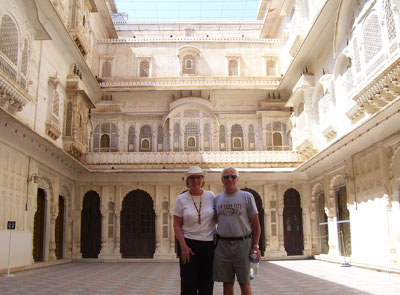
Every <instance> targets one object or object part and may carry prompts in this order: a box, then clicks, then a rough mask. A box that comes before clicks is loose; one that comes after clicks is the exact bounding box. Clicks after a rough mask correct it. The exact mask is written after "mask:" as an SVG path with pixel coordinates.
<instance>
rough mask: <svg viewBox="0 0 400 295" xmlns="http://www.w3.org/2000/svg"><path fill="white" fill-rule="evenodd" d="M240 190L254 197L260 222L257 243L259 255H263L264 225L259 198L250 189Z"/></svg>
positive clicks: (262, 210)
mask: <svg viewBox="0 0 400 295" xmlns="http://www.w3.org/2000/svg"><path fill="white" fill-rule="evenodd" d="M241 190H243V191H246V192H249V193H251V194H252V195H253V197H254V200H255V201H256V206H257V210H258V219H259V220H260V227H261V234H260V240H259V242H258V243H259V247H260V251H261V255H264V252H265V225H264V208H263V206H262V200H261V197H260V195H259V194H258V193H257V192H256V191H254V190H252V189H249V188H243V189H241Z"/></svg>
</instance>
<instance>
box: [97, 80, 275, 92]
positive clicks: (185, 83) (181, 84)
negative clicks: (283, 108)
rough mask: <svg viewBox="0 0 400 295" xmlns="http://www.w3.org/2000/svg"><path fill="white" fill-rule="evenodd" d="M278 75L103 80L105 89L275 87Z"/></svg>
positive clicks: (101, 84) (102, 83) (102, 84)
mask: <svg viewBox="0 0 400 295" xmlns="http://www.w3.org/2000/svg"><path fill="white" fill-rule="evenodd" d="M280 79H281V78H280V77H160V78H154V77H152V78H133V79H131V80H129V81H104V82H101V83H100V86H101V87H102V88H103V89H105V90H113V89H115V90H122V89H129V90H134V89H140V90H144V89H154V88H156V89H162V90H173V89H175V88H176V89H185V88H187V89H209V88H210V87H212V88H214V89H224V88H229V89H232V88H234V89H275V88H276V87H278V85H279V81H280Z"/></svg>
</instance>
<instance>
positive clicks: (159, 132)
mask: <svg viewBox="0 0 400 295" xmlns="http://www.w3.org/2000/svg"><path fill="white" fill-rule="evenodd" d="M163 141H164V132H163V128H162V126H161V125H160V126H158V129H157V150H158V151H159V152H161V151H162V150H163Z"/></svg>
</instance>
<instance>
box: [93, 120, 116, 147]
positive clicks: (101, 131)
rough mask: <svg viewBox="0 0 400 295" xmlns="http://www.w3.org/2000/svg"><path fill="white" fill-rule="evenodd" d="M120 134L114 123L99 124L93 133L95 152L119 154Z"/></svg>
mask: <svg viewBox="0 0 400 295" xmlns="http://www.w3.org/2000/svg"><path fill="white" fill-rule="evenodd" d="M117 151H118V133H117V127H116V126H115V124H113V123H108V122H106V123H102V124H98V125H97V126H96V127H95V129H94V133H93V152H117Z"/></svg>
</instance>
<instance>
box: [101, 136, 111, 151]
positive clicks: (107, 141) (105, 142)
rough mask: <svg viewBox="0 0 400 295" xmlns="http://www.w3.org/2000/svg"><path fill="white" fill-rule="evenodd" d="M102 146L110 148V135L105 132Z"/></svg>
mask: <svg viewBox="0 0 400 295" xmlns="http://www.w3.org/2000/svg"><path fill="white" fill-rule="evenodd" d="M100 148H101V149H102V150H103V149H105V150H108V149H109V148H110V135H108V134H103V135H102V136H101V140H100Z"/></svg>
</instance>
